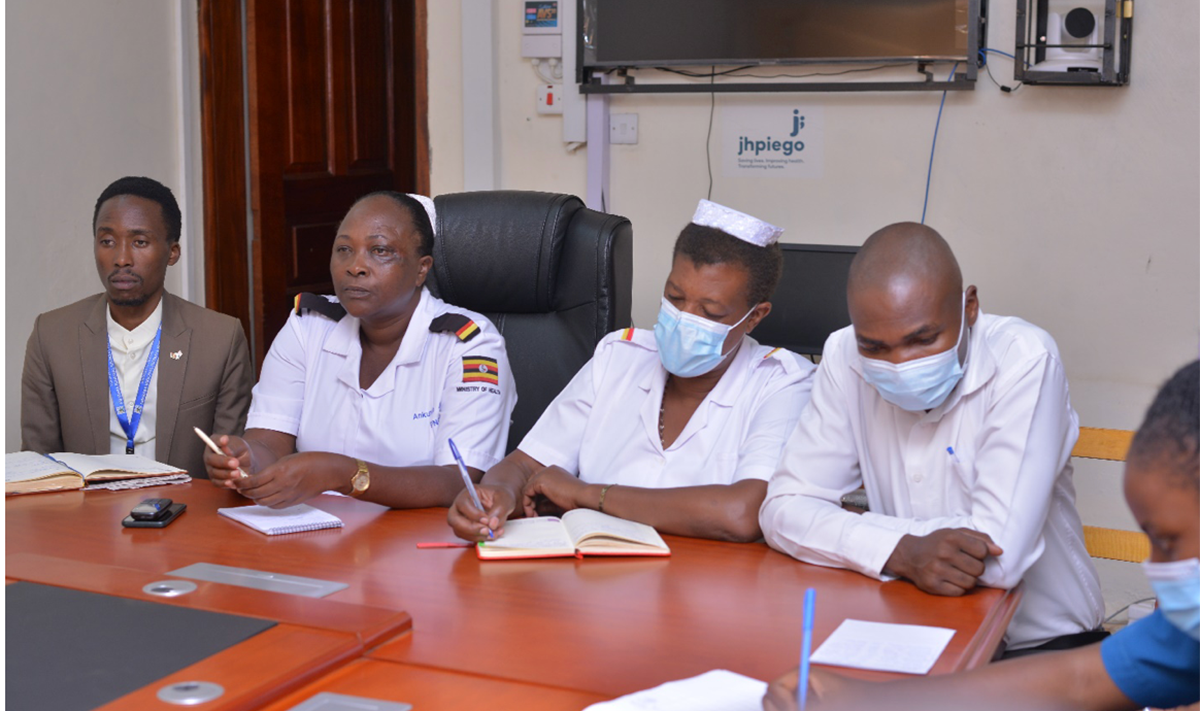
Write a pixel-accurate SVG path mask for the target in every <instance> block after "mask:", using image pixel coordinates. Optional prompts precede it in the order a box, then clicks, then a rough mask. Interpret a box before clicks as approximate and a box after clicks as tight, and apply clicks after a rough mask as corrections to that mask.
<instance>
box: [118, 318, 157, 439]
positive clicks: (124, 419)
mask: <svg viewBox="0 0 1200 711" xmlns="http://www.w3.org/2000/svg"><path fill="white" fill-rule="evenodd" d="M161 338H162V324H161V323H160V324H159V325H158V331H157V332H155V334H154V342H153V343H151V344H150V355H149V356H147V357H146V367H145V368H143V369H142V382H141V383H139V384H138V391H137V400H135V401H134V403H133V420H132V421H130V419H129V417H128V416H127V415H126V413H125V396H124V395H122V394H121V379H120V378H118V377H117V367H116V366H115V365H113V357H112V341H111V339H110V340H108V341H106V343H107V345H108V391H109V393H111V394H112V401H113V405H114V406H116V408H117V422H120V423H121V429H123V430H125V435H126V436H127V437H128V438H129V439H128V440H127V441H126V442H125V453H126V454H133V435H134V434H136V433H137V428H138V425H139V424H141V422H142V408H143V407H145V405H146V394H147V393H148V392H150V378H151V376H153V375H154V368H155V367H156V366H157V365H158V342H159V340H160V339H161Z"/></svg>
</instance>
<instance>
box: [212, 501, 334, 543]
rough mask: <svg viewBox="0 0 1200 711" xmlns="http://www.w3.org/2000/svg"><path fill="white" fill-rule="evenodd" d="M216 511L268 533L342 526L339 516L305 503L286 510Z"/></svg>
mask: <svg viewBox="0 0 1200 711" xmlns="http://www.w3.org/2000/svg"><path fill="white" fill-rule="evenodd" d="M217 513H219V514H221V515H222V516H225V517H226V518H231V519H233V520H234V521H237V522H238V523H240V524H244V525H246V526H249V527H250V528H253V529H254V530H256V531H258V532H260V533H265V534H267V535H268V536H278V535H280V534H284V533H302V532H304V531H319V530H321V529H323V528H341V527H342V525H343V524H342V519H340V518H338V517H337V516H334V515H333V514H331V513H327V512H325V511H322V510H321V509H315V508H313V507H312V506H308V505H306V504H300V505H298V506H289V507H288V508H286V509H271V508H267V507H266V506H237V507H234V508H231V509H217Z"/></svg>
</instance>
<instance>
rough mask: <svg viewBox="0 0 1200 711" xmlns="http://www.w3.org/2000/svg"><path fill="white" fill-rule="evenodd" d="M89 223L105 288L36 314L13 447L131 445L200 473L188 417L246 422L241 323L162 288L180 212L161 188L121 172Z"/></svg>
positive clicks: (207, 422)
mask: <svg viewBox="0 0 1200 711" xmlns="http://www.w3.org/2000/svg"><path fill="white" fill-rule="evenodd" d="M92 222H93V231H94V233H95V240H94V244H93V247H94V250H95V255H96V269H97V271H98V272H99V274H100V279H101V281H102V282H103V284H104V287H105V293H103V294H96V295H94V296H89V297H88V298H86V299H83V300H81V301H77V302H76V303H74V304H71V305H70V306H64V307H63V308H60V309H56V310H54V311H50V312H47V313H44V314H41V315H40V316H38V318H37V320H36V321H35V322H34V326H33V334H32V335H31V336H30V337H29V343H28V344H27V346H26V348H25V370H24V373H23V374H22V378H21V448H22V449H26V450H32V451H35V452H42V453H50V452H60V451H65V452H79V453H82V454H109V453H119V452H125V451H129V450H133V451H135V452H137V453H139V454H152V455H153V458H154V459H157V460H158V461H161V462H166V463H167V464H171V465H173V466H176V467H179V468H181V469H186V470H187V471H188V473H190V474H191V475H192V476H194V477H205V476H206V474H205V470H204V444H203V443H202V442H201V441H200V439H199V438H198V437H196V435H195V433H194V432H192V428H193V427H199V428H200V429H202V430H204V431H205V432H235V433H238V434H240V433H241V432H242V429H243V427H244V426H245V423H246V412H247V410H248V409H249V406H250V390H251V387H252V386H253V385H254V368H253V365H252V364H251V361H250V351H249V348H248V347H247V345H246V338H245V335H244V334H243V332H242V325H241V323H240V322H239V321H238V320H237V319H235V318H233V317H231V316H226V315H224V314H219V313H217V312H215V311H210V310H208V309H205V308H203V307H200V306H197V305H195V304H192V303H190V302H188V301H185V300H183V299H180V298H179V297H177V296H173V295H171V294H168V293H166V292H165V291H164V289H163V282H164V279H165V276H166V271H167V267H168V266H170V265H172V264H175V262H177V261H178V260H179V254H180V249H179V236H180V229H181V223H182V219H181V216H180V214H179V206H178V204H177V203H176V202H175V197H174V196H173V195H172V194H171V191H170V190H169V189H168V188H166V187H165V186H163V185H162V184H160V183H158V182H156V181H154V180H151V179H149V178H121V179H120V180H117V181H116V182H114V183H113V184H112V185H110V186H109V187H108V188H107V189H106V190H105V191H104V192H103V193H102V194H101V195H100V199H99V200H97V201H96V209H95V213H94V215H93V219H92ZM156 331H157V334H156ZM152 334H155V335H152ZM154 340H158V341H159V344H158V348H157V353H158V354H159V357H158V359H157V365H156V366H154V365H153V361H154V359H155V356H154V352H155V349H154V348H153V347H152V342H153V341H154ZM122 346H125V349H124V350H123V349H122ZM147 371H149V372H147ZM118 398H120V402H118V403H117V404H114V400H117V399H118ZM139 403H141V404H139ZM118 404H119V405H124V406H125V408H124V410H122V411H121V414H120V415H118V414H116V413H117V410H116V407H117V405H118ZM143 404H144V406H145V409H144V410H142V405H143ZM135 412H136V413H138V414H135ZM143 414H144V415H145V417H142V415H143ZM131 430H132V431H131Z"/></svg>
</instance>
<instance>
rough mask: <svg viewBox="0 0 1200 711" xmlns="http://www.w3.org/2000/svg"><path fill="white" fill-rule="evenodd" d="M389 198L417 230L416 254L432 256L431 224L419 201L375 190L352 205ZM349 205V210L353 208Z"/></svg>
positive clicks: (394, 193) (386, 191) (399, 194)
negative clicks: (418, 239) (379, 198)
mask: <svg viewBox="0 0 1200 711" xmlns="http://www.w3.org/2000/svg"><path fill="white" fill-rule="evenodd" d="M380 195H382V196H384V197H389V198H391V199H392V200H394V201H395V202H396V204H397V205H399V206H400V207H402V208H404V209H405V210H406V211H407V212H408V216H409V217H410V218H411V219H412V223H413V227H414V228H415V229H416V230H417V234H418V235H419V236H420V237H421V244H420V245H419V246H418V247H417V254H418V255H420V256H422V257H432V256H433V223H431V222H430V221H429V213H428V212H426V211H425V206H424V205H422V204H421V202H420V201H419V200H417V199H416V198H414V197H413V196H411V195H406V194H405V193H401V192H397V191H395V190H376V191H375V192H373V193H367V194H366V195H363V196H362V197H360V198H359V199H357V200H355V201H354V205H357V204H358V203H360V202H362V201H363V200H366V199H367V198H373V197H378V196H380ZM354 205H351V208H353V207H354Z"/></svg>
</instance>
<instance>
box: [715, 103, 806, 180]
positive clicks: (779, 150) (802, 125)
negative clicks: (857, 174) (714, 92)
mask: <svg viewBox="0 0 1200 711" xmlns="http://www.w3.org/2000/svg"><path fill="white" fill-rule="evenodd" d="M821 124H822V115H821V107H819V106H818V107H814V106H806V107H800V108H797V107H796V106H787V105H777V106H729V107H723V108H722V109H721V149H722V153H723V155H724V174H725V175H726V177H730V178H746V177H751V178H820V177H821V175H822V173H823V171H824V161H823V156H822V154H823V153H824V151H823V148H824V146H823V143H824V142H823V140H822V136H821Z"/></svg>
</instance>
